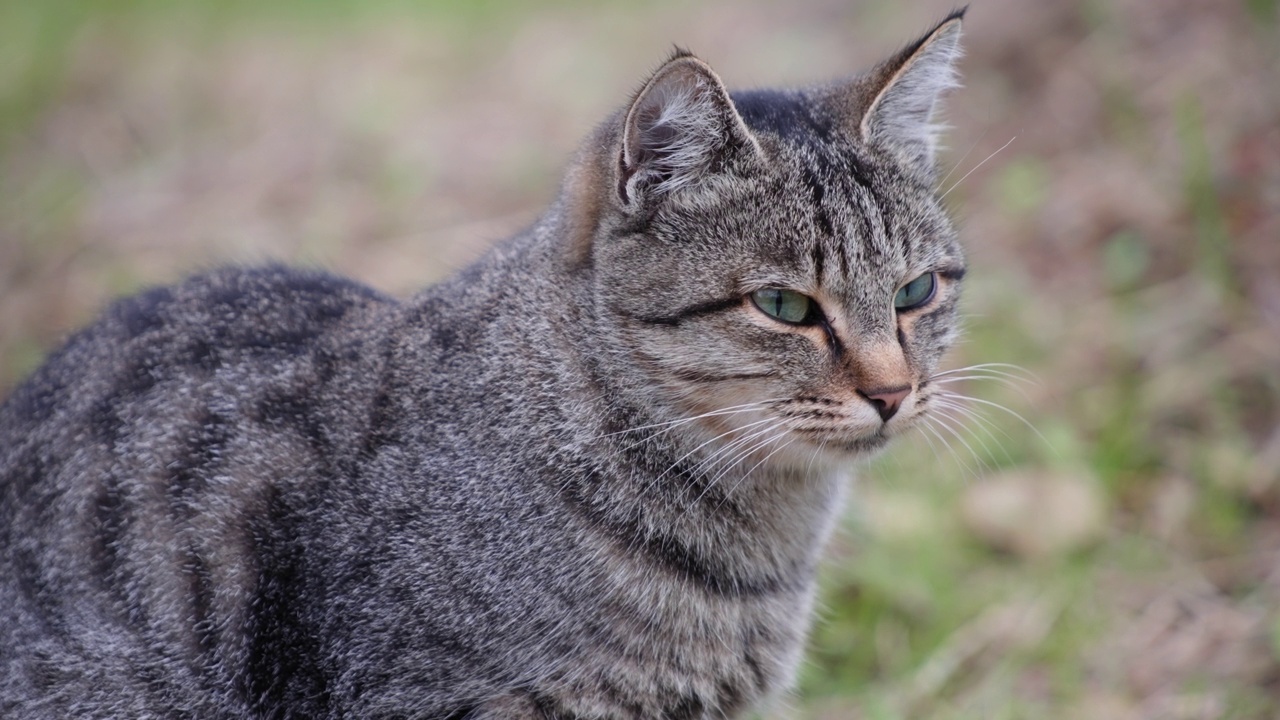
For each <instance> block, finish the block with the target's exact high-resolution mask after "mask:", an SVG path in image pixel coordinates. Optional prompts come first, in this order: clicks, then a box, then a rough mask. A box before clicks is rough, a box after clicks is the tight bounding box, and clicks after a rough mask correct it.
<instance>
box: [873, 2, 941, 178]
mask: <svg viewBox="0 0 1280 720" xmlns="http://www.w3.org/2000/svg"><path fill="white" fill-rule="evenodd" d="M961 54H962V53H961V49H960V23H959V22H953V23H951V24H949V25H946V26H944V27H942V28H941V29H939V31H938V32H937V33H936V34H935V35H934V36H933V37H931V38H929V39H928V40H926V41H925V43H924V45H923V46H922V47H921V48H920V49H919V50H918V51H917V52H916V53H915V55H913V56H912V57H911V58H910V59H909V60H907V62H906V63H905V64H904V65H903V66H902V67H901V68H899V69H898V71H897V72H896V73H895V74H894V75H893V76H892V77H891V78H890V79H889V80H888V82H887V83H886V84H885V86H884V88H883V89H882V90H881V91H880V94H879V96H877V98H876V100H875V102H874V103H873V104H872V106H871V107H870V109H868V111H867V113H866V115H865V117H864V118H863V121H862V130H863V136H864V137H866V138H868V139H869V140H872V141H882V142H888V143H892V144H896V145H900V146H906V147H907V148H909V149H910V152H911V153H912V154H913V155H916V156H917V157H918V158H919V159H921V160H923V161H925V162H926V163H932V162H933V157H934V154H935V152H936V151H937V148H938V136H939V135H940V134H941V133H942V131H943V130H945V129H946V126H945V125H943V124H941V123H939V122H937V108H938V104H939V102H938V101H939V99H940V98H941V96H942V94H943V93H945V92H946V91H948V90H950V89H952V88H956V87H959V85H960V78H959V75H958V73H957V71H956V63H957V62H958V61H959V59H960V56H961Z"/></svg>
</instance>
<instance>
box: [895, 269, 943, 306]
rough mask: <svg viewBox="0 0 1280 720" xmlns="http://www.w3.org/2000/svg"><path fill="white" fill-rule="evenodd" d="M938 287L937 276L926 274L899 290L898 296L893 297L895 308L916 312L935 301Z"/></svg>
mask: <svg viewBox="0 0 1280 720" xmlns="http://www.w3.org/2000/svg"><path fill="white" fill-rule="evenodd" d="M936 286H937V279H936V277H935V274H934V273H925V274H923V275H921V276H920V277H918V278H916V279H915V280H912V281H911V282H909V283H907V284H906V285H903V286H902V288H901V289H900V290H898V294H897V295H894V296H893V307H894V308H895V309H897V310H899V311H902V310H914V309H916V308H918V307H920V306H921V305H924V304H925V303H927V302H929V301H930V300H932V299H933V291H934V288H935V287H936Z"/></svg>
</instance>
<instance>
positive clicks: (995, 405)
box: [947, 391, 1053, 447]
mask: <svg viewBox="0 0 1280 720" xmlns="http://www.w3.org/2000/svg"><path fill="white" fill-rule="evenodd" d="M947 394H948V395H950V396H951V397H952V398H955V399H957V400H967V401H969V402H975V403H979V404H981V405H986V406H987V407H993V408H995V409H997V410H1001V411H1003V412H1006V413H1009V414H1010V415H1012V416H1013V417H1015V418H1017V419H1018V420H1019V421H1020V422H1022V424H1023V425H1026V426H1027V429H1029V430H1030V431H1031V432H1033V433H1035V434H1036V437H1038V438H1040V440H1041V442H1043V443H1044V444H1045V445H1047V446H1049V447H1053V444H1052V443H1050V442H1049V439H1048V438H1046V437H1045V436H1044V435H1043V434H1042V433H1041V432H1040V431H1039V430H1037V429H1036V426H1035V425H1032V424H1031V422H1030V421H1029V420H1027V419H1026V418H1024V417H1022V415H1019V414H1018V413H1017V412H1014V411H1013V410H1010V409H1009V408H1007V407H1005V406H1004V405H1001V404H1000V403H998V402H992V401H990V400H983V399H982V398H976V397H971V396H969V395H961V394H960V393H955V392H950V391H948V393H947Z"/></svg>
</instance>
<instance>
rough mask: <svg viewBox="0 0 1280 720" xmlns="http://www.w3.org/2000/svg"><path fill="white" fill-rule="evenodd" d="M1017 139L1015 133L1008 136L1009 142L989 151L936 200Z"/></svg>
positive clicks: (948, 192) (947, 193) (946, 194)
mask: <svg viewBox="0 0 1280 720" xmlns="http://www.w3.org/2000/svg"><path fill="white" fill-rule="evenodd" d="M1017 139H1018V136H1017V135H1014V136H1013V137H1011V138H1009V142H1007V143H1005V144H1003V145H1001V146H1000V147H998V148H996V150H995V152H993V153H991V154H990V155H988V156H987V157H986V159H984V160H983V161H982V162H980V163H978V164H977V165H974V166H973V169H972V170H970V171H969V172H967V173H965V174H964V177H962V178H960V179H959V180H957V181H956V183H955V185H952V186H951V187H949V188H947V190H946V192H944V193H942V194H941V195H939V196H938V200H942V199H943V198H945V197H946V196H948V195H950V194H951V191H952V190H955V189H956V188H958V187H960V183H962V182H964V181H965V180H966V179H967V178H968V177H969V176H970V175H972V174H973V173H974V172H976V171H977V170H978V168H980V167H982V166H983V165H986V164H987V160H990V159H991V158H993V157H995V156H996V155H998V154H999V153H1000V151H1001V150H1004V149H1005V148H1007V147H1009V145H1011V144H1013V141H1014V140H1017Z"/></svg>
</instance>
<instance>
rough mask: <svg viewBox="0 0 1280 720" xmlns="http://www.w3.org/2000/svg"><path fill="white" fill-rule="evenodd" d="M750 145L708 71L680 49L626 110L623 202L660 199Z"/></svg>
mask: <svg viewBox="0 0 1280 720" xmlns="http://www.w3.org/2000/svg"><path fill="white" fill-rule="evenodd" d="M744 144H752V145H753V144H754V140H753V139H752V138H751V136H750V133H749V132H748V131H747V129H746V126H745V125H744V124H743V122H742V119H741V118H740V117H739V116H738V114H737V111H736V110H735V109H734V107H733V102H732V101H731V100H730V99H729V94H728V92H727V91H726V90H725V88H724V85H722V84H721V82H720V78H718V77H717V76H716V74H715V72H714V71H712V69H711V68H710V67H709V66H708V65H707V64H706V63H704V62H702V61H701V60H699V59H698V58H696V57H694V56H693V55H690V54H689V53H688V52H687V51H685V50H677V51H676V53H675V55H673V57H672V58H671V59H670V60H668V61H667V62H666V64H664V65H663V66H662V67H661V68H659V69H658V71H657V72H656V73H654V75H653V77H652V78H650V80H649V82H647V83H646V84H645V86H644V87H643V88H642V89H641V90H640V92H639V94H637V95H636V98H635V100H634V101H632V103H631V108H630V109H629V110H628V111H627V115H626V119H625V121H624V126H623V136H622V151H621V154H620V157H619V163H618V165H619V180H618V194H619V196H620V198H621V200H622V202H623V203H627V204H629V203H633V202H635V201H636V200H637V199H638V198H639V197H640V196H641V195H645V196H648V197H655V198H656V197H663V196H667V195H670V194H672V193H674V192H678V191H679V190H681V189H684V188H686V187H689V186H691V185H694V184H696V183H698V182H699V181H700V180H702V179H704V178H705V177H706V176H707V175H709V174H710V173H712V172H714V170H715V168H716V167H717V166H718V165H719V163H718V162H717V161H718V160H719V159H720V158H721V157H722V156H723V155H724V154H725V153H726V152H728V151H730V150H732V149H733V148H734V147H736V146H741V145H744Z"/></svg>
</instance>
